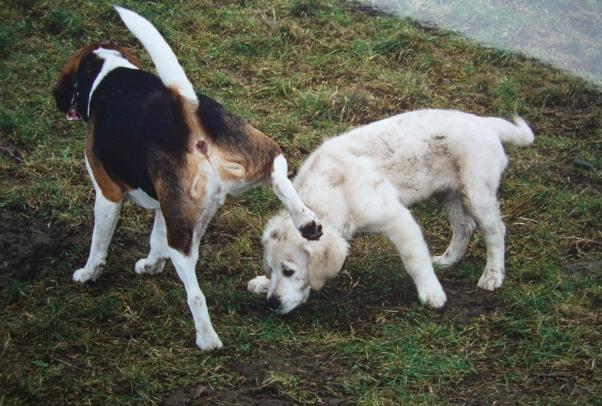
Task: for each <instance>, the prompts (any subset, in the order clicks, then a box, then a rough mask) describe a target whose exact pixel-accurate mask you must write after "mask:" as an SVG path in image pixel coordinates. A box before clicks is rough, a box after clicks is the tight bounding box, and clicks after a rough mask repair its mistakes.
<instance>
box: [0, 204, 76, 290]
mask: <svg viewBox="0 0 602 406" xmlns="http://www.w3.org/2000/svg"><path fill="white" fill-rule="evenodd" d="M82 238H84V237H83V236H82V234H81V233H79V232H76V231H74V230H68V229H66V228H65V227H64V226H62V225H59V224H51V225H48V224H47V223H46V221H45V220H44V219H43V218H41V217H39V216H37V215H36V214H35V213H27V212H24V211H22V210H15V209H10V208H5V209H4V210H3V211H2V212H0V287H2V286H5V285H6V283H7V282H8V281H9V280H11V279H16V280H21V281H27V280H32V279H33V278H34V277H36V276H37V275H38V274H40V273H42V272H44V271H46V270H47V269H48V266H49V264H50V262H51V260H52V259H53V258H57V257H60V256H62V255H63V254H64V252H65V249H66V248H68V247H69V246H71V245H73V244H75V243H77V242H80V241H81V240H82Z"/></svg>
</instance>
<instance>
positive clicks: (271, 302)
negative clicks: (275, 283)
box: [266, 295, 282, 310]
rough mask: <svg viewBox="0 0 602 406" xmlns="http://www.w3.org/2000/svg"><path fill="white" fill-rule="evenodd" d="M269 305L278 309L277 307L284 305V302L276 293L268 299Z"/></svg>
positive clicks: (273, 308)
mask: <svg viewBox="0 0 602 406" xmlns="http://www.w3.org/2000/svg"><path fill="white" fill-rule="evenodd" d="M266 304H267V305H268V307H269V308H270V309H272V310H276V309H277V308H279V307H280V305H282V302H281V301H280V298H279V297H278V296H276V295H272V296H270V297H268V301H267V303H266Z"/></svg>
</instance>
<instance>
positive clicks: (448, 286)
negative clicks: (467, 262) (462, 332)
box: [439, 280, 503, 327]
mask: <svg viewBox="0 0 602 406" xmlns="http://www.w3.org/2000/svg"><path fill="white" fill-rule="evenodd" d="M441 284H442V285H443V289H444V290H445V293H446V294H447V303H446V304H445V307H444V308H443V309H442V310H441V311H440V313H439V314H440V317H441V318H442V319H444V320H451V321H453V323H454V324H456V325H457V326H459V327H461V326H464V325H465V324H467V323H468V322H469V321H470V320H472V319H474V318H477V317H481V316H483V315H488V314H491V313H493V312H495V311H497V310H500V309H501V308H502V307H503V303H502V301H501V300H500V299H499V297H498V295H497V293H496V292H488V291H485V290H483V289H479V288H477V287H476V283H474V282H473V281H466V280H443V281H441Z"/></svg>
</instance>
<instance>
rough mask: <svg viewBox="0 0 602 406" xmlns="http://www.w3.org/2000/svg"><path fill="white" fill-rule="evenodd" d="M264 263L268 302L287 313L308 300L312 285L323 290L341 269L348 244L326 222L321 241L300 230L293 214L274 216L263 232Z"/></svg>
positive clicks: (281, 312)
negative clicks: (308, 237)
mask: <svg viewBox="0 0 602 406" xmlns="http://www.w3.org/2000/svg"><path fill="white" fill-rule="evenodd" d="M262 241H263V248H264V250H263V266H264V271H265V273H266V276H267V277H268V278H269V279H270V287H269V289H268V293H267V301H268V306H270V307H271V308H273V309H274V310H276V311H277V312H278V313H280V314H285V313H288V312H290V311H291V310H293V309H294V308H296V307H297V306H298V305H300V304H302V303H305V302H306V301H307V299H308V297H309V292H310V290H311V289H313V290H320V289H321V288H322V287H323V286H324V284H325V283H326V281H327V280H329V279H332V278H334V277H335V276H336V275H337V273H338V272H339V271H340V270H341V268H342V266H343V263H344V262H345V258H346V257H347V251H348V249H349V245H348V244H347V241H346V240H345V239H344V238H343V237H342V236H341V235H340V234H339V233H338V232H337V231H335V230H333V229H332V228H330V227H329V226H328V225H326V224H324V227H323V235H322V237H321V238H320V239H319V240H318V241H308V240H306V239H305V238H303V237H302V236H301V234H299V231H298V230H297V229H296V228H295V226H294V224H293V222H292V220H291V218H290V216H289V215H288V214H285V213H281V214H279V215H277V216H276V217H273V218H272V219H271V220H270V221H269V222H268V224H267V225H266V228H265V230H264V233H263V239H262Z"/></svg>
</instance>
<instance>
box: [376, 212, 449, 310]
mask: <svg viewBox="0 0 602 406" xmlns="http://www.w3.org/2000/svg"><path fill="white" fill-rule="evenodd" d="M385 224H386V226H385V229H384V230H383V231H384V232H385V234H386V235H387V237H389V239H390V240H391V242H392V243H393V244H395V247H396V248H397V249H398V250H399V254H400V255H401V260H402V261H403V265H404V267H405V269H406V272H407V273H408V274H409V275H410V276H411V277H412V280H413V281H414V284H415V285H416V290H417V291H418V298H419V299H420V302H421V303H422V304H424V305H426V306H428V307H431V308H433V309H438V308H440V307H443V305H444V304H445V302H446V301H447V297H446V295H445V292H444V291H443V287H441V283H439V279H437V275H435V271H434V270H433V264H432V262H431V257H430V255H429V250H428V247H427V245H426V242H425V241H424V238H423V236H422V232H421V231H420V226H419V225H418V224H417V223H416V220H414V217H413V216H412V214H411V213H410V211H409V210H408V209H407V208H405V207H403V206H401V205H399V207H398V211H397V216H396V217H395V218H391V219H390V221H388V222H386V223H385Z"/></svg>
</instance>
